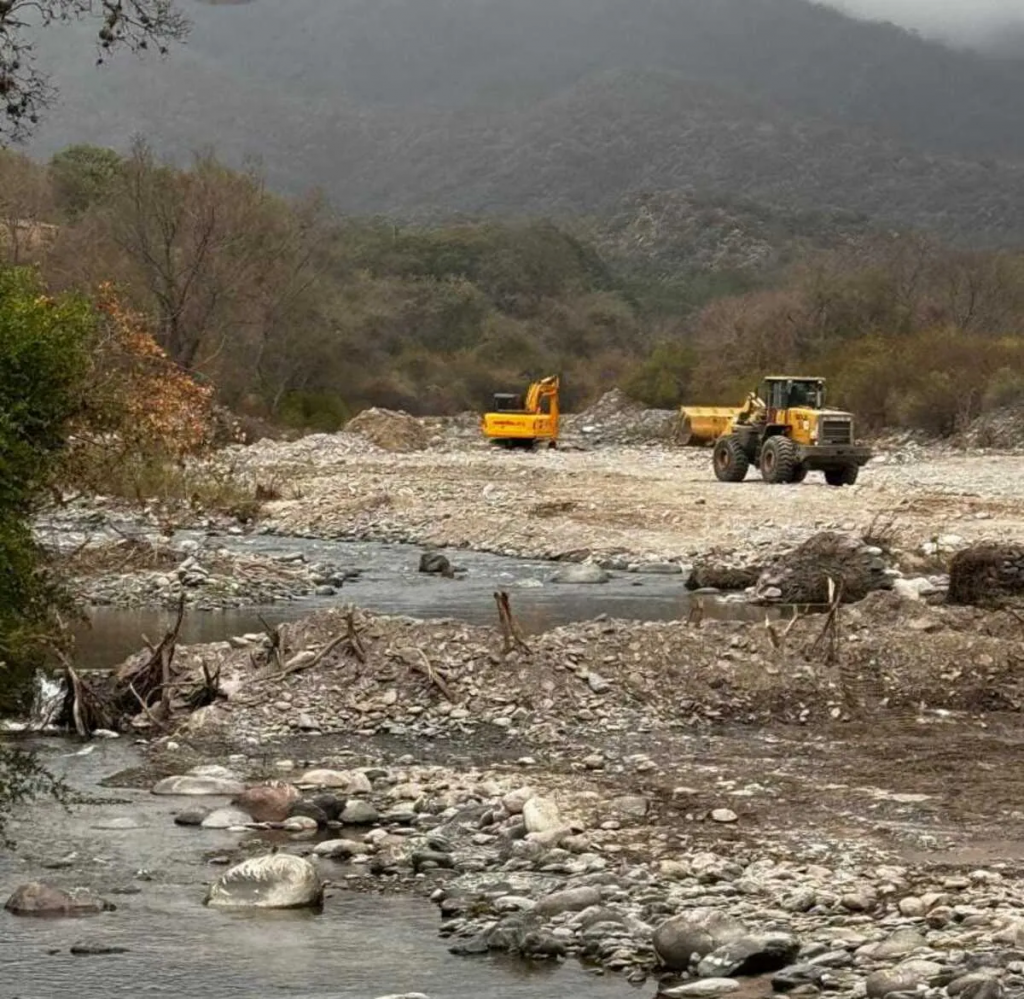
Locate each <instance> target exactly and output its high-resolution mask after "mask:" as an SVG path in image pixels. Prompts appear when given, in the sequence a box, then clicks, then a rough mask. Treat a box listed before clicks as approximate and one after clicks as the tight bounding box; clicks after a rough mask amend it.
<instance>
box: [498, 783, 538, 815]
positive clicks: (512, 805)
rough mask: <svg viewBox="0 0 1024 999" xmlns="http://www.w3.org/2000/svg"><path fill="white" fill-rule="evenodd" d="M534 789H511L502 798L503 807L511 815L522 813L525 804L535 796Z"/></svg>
mask: <svg viewBox="0 0 1024 999" xmlns="http://www.w3.org/2000/svg"><path fill="white" fill-rule="evenodd" d="M534 793H535V792H534V790H533V788H532V787H519V788H516V790H514V791H509V792H508V794H506V795H505V796H504V797H503V798H502V799H501V804H502V807H503V808H504V809H505V811H506V812H508V814H509V815H521V814H522V811H523V805H525V804H526V803H527V802H528V801H529V800H530V799H531V798H532V797H533V796H534Z"/></svg>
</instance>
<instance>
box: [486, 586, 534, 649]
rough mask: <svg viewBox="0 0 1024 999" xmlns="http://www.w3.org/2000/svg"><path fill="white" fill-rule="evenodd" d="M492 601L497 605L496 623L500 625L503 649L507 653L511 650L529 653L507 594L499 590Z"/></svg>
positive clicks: (528, 647)
mask: <svg viewBox="0 0 1024 999" xmlns="http://www.w3.org/2000/svg"><path fill="white" fill-rule="evenodd" d="M494 602H495V604H497V606H498V623H499V625H500V626H501V637H502V645H503V651H504V653H505V655H508V654H509V653H510V652H512V651H520V652H526V653H529V651H530V646H529V645H527V643H526V639H525V638H524V637H523V631H522V629H521V628H520V627H519V623H518V622H517V621H516V619H515V616H514V615H513V613H512V605H511V603H510V601H509V598H508V594H507V593H506V592H505V591H504V590H499V591H497V592H496V593H495V594H494Z"/></svg>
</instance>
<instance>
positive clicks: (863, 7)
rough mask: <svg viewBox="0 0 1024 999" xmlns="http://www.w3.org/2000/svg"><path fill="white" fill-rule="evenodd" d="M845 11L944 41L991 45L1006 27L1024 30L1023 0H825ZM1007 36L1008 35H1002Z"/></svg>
mask: <svg viewBox="0 0 1024 999" xmlns="http://www.w3.org/2000/svg"><path fill="white" fill-rule="evenodd" d="M826 2H828V3H830V4H831V6H833V7H837V8H838V9H840V10H842V11H844V12H845V13H848V14H852V15H854V16H856V17H864V18H870V19H871V20H879V21H891V22H892V23H894V24H898V25H900V26H901V27H904V28H909V29H911V30H913V31H918V32H920V33H921V34H923V35H928V36H932V37H935V38H941V39H943V40H945V41H949V42H953V43H958V44H964V45H982V46H989V45H993V44H997V43H998V42H999V41H1000V37H1001V34H1002V32H1003V31H1004V29H1006V28H1007V27H1012V28H1015V29H1017V30H1018V31H1024V9H1022V8H1024V4H1022V3H1021V0H826ZM1003 40H1005V39H1003ZM1022 51H1024V48H1022Z"/></svg>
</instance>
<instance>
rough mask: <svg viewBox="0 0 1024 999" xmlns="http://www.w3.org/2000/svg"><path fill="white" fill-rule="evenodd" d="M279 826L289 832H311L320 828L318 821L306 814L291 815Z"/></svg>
mask: <svg viewBox="0 0 1024 999" xmlns="http://www.w3.org/2000/svg"><path fill="white" fill-rule="evenodd" d="M281 828H282V829H284V831H285V832H290V833H312V832H315V831H316V830H317V829H319V828H320V823H319V822H317V820H316V819H314V818H310V816H308V815H291V816H289V817H288V818H287V819H285V820H284V822H282V823H281Z"/></svg>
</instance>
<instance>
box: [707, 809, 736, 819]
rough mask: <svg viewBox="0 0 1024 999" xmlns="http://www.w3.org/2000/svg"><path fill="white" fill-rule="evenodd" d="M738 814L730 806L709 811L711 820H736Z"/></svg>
mask: <svg viewBox="0 0 1024 999" xmlns="http://www.w3.org/2000/svg"><path fill="white" fill-rule="evenodd" d="M738 819H739V816H738V815H737V814H736V813H735V812H734V811H733V810H732V809H731V808H716V809H715V810H714V811H713V812H712V813H711V821H712V822H736V821H737V820H738Z"/></svg>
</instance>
